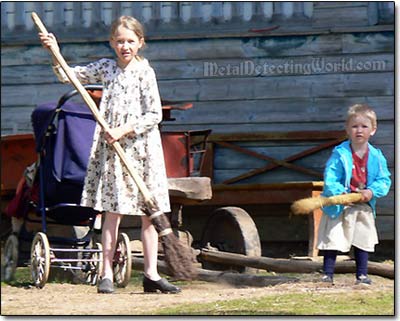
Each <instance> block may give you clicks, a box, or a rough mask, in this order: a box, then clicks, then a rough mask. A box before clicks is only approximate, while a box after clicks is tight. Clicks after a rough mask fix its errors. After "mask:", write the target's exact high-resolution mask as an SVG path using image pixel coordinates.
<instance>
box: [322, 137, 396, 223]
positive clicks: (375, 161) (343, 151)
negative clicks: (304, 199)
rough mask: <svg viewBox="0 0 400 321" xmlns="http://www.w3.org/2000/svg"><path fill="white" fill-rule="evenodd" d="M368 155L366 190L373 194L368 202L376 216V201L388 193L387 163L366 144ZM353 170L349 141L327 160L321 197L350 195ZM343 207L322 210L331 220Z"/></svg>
mask: <svg viewBox="0 0 400 321" xmlns="http://www.w3.org/2000/svg"><path fill="white" fill-rule="evenodd" d="M368 148H369V154H368V163H367V186H366V188H367V189H370V190H371V191H372V193H373V197H372V199H371V200H370V201H369V205H370V206H371V208H372V210H373V213H374V216H376V211H375V205H376V199H377V198H379V197H383V196H386V195H387V193H388V192H389V189H390V185H391V180H390V172H389V170H388V168H387V162H386V159H385V156H383V154H382V152H381V151H380V150H379V149H377V148H375V147H373V146H372V145H371V144H368ZM352 168H353V156H352V153H351V147H350V141H345V142H343V143H342V144H340V145H339V146H336V147H335V149H334V150H333V152H332V155H331V157H330V158H329V159H328V161H327V163H326V167H325V173H324V190H323V192H322V194H321V195H322V196H325V197H329V196H334V195H339V194H343V193H350V192H351V191H350V180H351V175H352ZM343 208H344V206H343V205H333V206H325V207H323V208H322V210H323V211H324V213H325V214H327V215H328V216H329V217H331V218H333V219H334V218H337V217H338V216H339V215H340V214H341V213H342V211H343Z"/></svg>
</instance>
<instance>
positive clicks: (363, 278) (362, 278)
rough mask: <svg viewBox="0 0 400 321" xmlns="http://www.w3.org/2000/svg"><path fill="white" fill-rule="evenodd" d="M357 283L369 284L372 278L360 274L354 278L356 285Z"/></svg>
mask: <svg viewBox="0 0 400 321" xmlns="http://www.w3.org/2000/svg"><path fill="white" fill-rule="evenodd" d="M357 284H366V285H371V284H372V280H371V279H370V278H369V277H368V276H366V275H360V276H359V277H358V278H357V280H356V285H357Z"/></svg>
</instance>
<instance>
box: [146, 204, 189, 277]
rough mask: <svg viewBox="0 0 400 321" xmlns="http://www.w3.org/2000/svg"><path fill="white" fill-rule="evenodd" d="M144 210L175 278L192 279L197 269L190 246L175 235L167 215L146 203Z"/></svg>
mask: <svg viewBox="0 0 400 321" xmlns="http://www.w3.org/2000/svg"><path fill="white" fill-rule="evenodd" d="M152 203H153V204H154V202H152ZM145 212H146V215H147V216H148V217H149V218H150V220H151V223H152V224H153V225H154V227H155V229H156V231H157V233H158V237H159V238H160V240H161V244H162V246H163V250H164V254H165V256H164V260H165V263H166V265H167V266H168V268H169V270H170V271H171V273H172V274H173V276H174V277H175V279H178V280H192V279H194V278H195V277H196V276H197V269H196V267H195V266H194V264H193V261H194V256H193V252H192V250H191V248H190V247H189V246H188V245H187V244H186V243H183V242H181V241H180V240H179V238H178V237H176V235H175V234H174V232H173V230H172V228H171V224H170V221H169V219H168V217H167V216H166V215H165V214H164V213H163V212H162V211H158V210H156V209H155V208H154V206H152V205H150V204H148V205H147V207H146V209H145Z"/></svg>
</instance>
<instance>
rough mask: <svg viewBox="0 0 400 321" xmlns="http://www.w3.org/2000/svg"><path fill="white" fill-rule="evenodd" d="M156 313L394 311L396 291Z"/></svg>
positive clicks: (282, 296)
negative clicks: (394, 293) (394, 294)
mask: <svg viewBox="0 0 400 321" xmlns="http://www.w3.org/2000/svg"><path fill="white" fill-rule="evenodd" d="M152 314H154V315H394V296H393V293H386V292H383V291H382V292H374V293H368V295H365V292H364V293H363V292H358V291H354V292H346V293H335V294H327V293H322V294H321V293H312V292H308V293H307V292H306V293H301V294H300V293H295V294H289V293H288V294H280V295H269V296H265V297H263V298H258V299H248V300H243V299H240V300H232V301H218V302H212V303H207V304H195V305H194V304H185V305H180V306H174V307H171V308H165V309H161V310H157V311H153V312H152Z"/></svg>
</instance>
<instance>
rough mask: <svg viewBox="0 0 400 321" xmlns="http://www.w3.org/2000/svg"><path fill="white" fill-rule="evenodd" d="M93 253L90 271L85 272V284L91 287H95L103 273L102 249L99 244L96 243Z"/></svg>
mask: <svg viewBox="0 0 400 321" xmlns="http://www.w3.org/2000/svg"><path fill="white" fill-rule="evenodd" d="M93 250H97V251H96V252H93V254H92V257H91V259H92V260H93V261H92V262H91V263H90V270H89V271H88V272H87V278H86V282H87V283H89V284H91V285H96V284H97V281H98V280H99V277H100V275H101V272H102V271H103V247H102V245H101V243H96V244H95V245H94V247H93Z"/></svg>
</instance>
